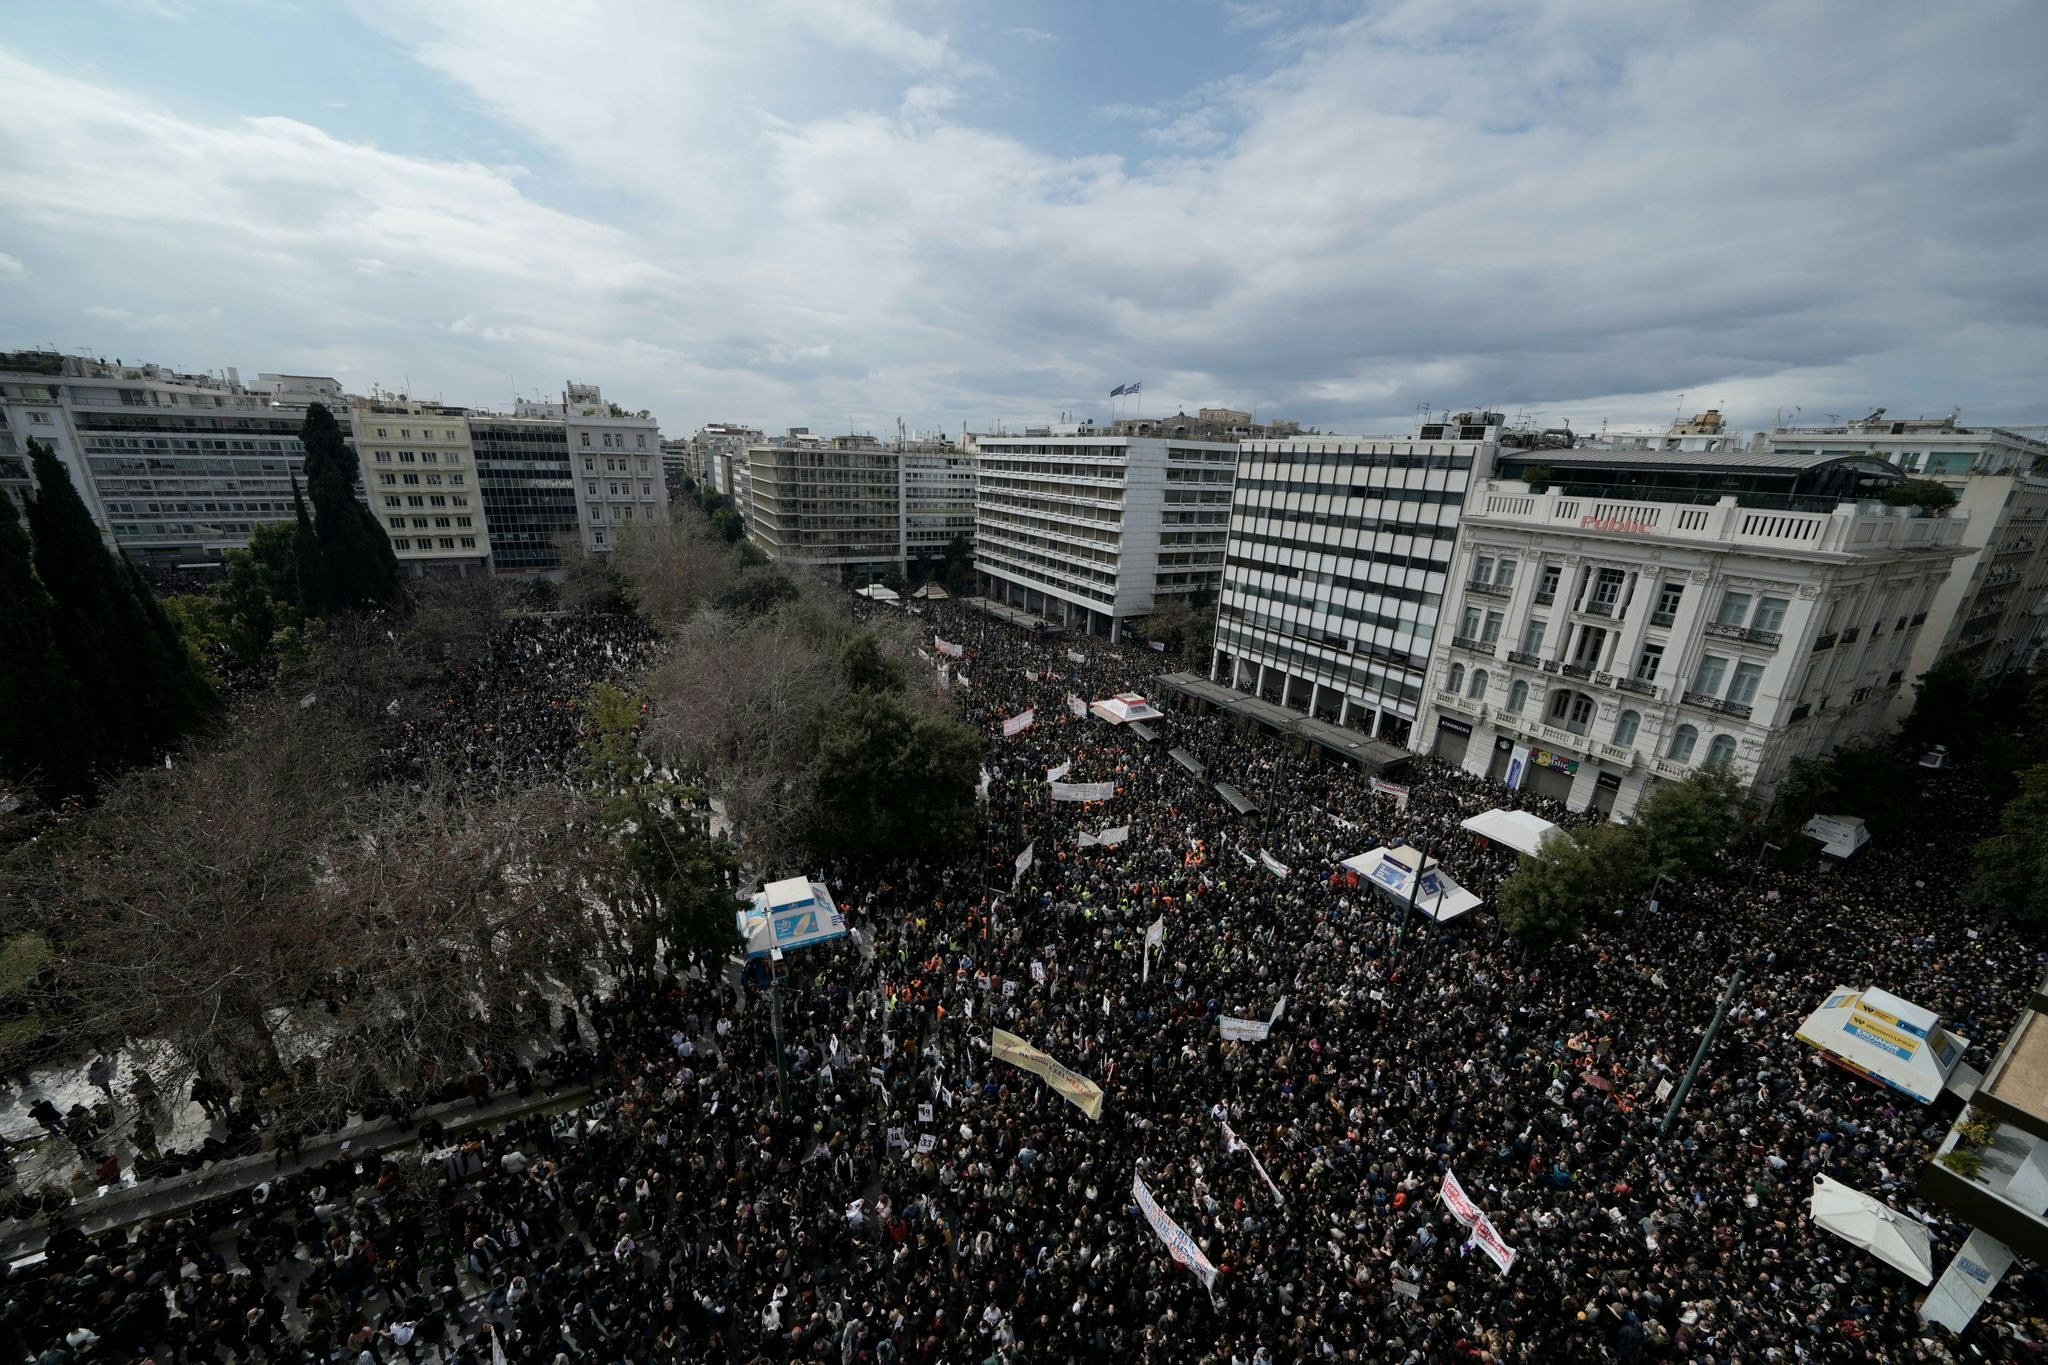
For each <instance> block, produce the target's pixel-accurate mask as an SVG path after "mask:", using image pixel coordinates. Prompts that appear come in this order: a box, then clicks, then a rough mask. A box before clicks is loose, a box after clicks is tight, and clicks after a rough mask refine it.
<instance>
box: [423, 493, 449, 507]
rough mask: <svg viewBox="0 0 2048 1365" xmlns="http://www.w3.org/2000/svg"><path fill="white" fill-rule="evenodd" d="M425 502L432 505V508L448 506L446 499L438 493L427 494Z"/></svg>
mask: <svg viewBox="0 0 2048 1365" xmlns="http://www.w3.org/2000/svg"><path fill="white" fill-rule="evenodd" d="M427 501H428V502H429V503H431V504H432V505H433V506H435V507H446V506H447V505H448V499H447V497H445V496H444V495H442V494H440V493H430V494H428V495H427Z"/></svg>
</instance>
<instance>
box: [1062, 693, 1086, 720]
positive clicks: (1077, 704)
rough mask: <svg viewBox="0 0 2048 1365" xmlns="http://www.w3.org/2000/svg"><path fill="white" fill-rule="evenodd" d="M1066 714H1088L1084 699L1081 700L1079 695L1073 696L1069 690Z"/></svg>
mask: <svg viewBox="0 0 2048 1365" xmlns="http://www.w3.org/2000/svg"><path fill="white" fill-rule="evenodd" d="M1067 714H1068V715H1072V716H1085V715H1087V714H1088V703H1087V702H1085V701H1082V700H1081V699H1080V698H1079V697H1077V696H1075V695H1074V694H1073V693H1072V692H1069V693H1067Z"/></svg>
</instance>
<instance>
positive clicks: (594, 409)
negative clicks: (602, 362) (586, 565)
mask: <svg viewBox="0 0 2048 1365" xmlns="http://www.w3.org/2000/svg"><path fill="white" fill-rule="evenodd" d="M562 407H563V420H564V422H565V423H566V425H567V428H568V438H569V455H570V458H571V459H573V460H574V461H575V462H576V470H575V473H576V495H577V508H578V514H579V516H580V518H581V522H582V528H583V548H584V551H585V552H586V553H590V552H603V551H608V550H610V549H611V547H612V546H613V545H616V544H617V543H618V538H619V531H620V530H621V529H622V528H623V527H624V526H625V525H626V524H627V523H628V522H632V521H635V520H638V521H641V522H665V521H667V520H668V489H667V486H666V485H665V484H664V483H663V481H662V477H661V464H660V460H661V424H660V423H658V422H657V421H655V419H654V418H653V417H651V416H649V415H648V414H647V413H646V412H645V411H644V410H643V411H640V412H628V411H626V410H625V409H624V408H622V407H620V406H619V405H618V404H616V403H608V402H606V401H605V399H604V395H603V394H602V393H601V392H600V391H599V389H598V386H597V385H595V384H570V385H568V386H567V387H566V388H565V389H564V390H563V391H562Z"/></svg>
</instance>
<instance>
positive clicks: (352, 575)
mask: <svg viewBox="0 0 2048 1365" xmlns="http://www.w3.org/2000/svg"><path fill="white" fill-rule="evenodd" d="M299 440H300V442H301V443H302V444H303V445H304V446H305V448H306V495H307V497H308V498H309V499H310V500H311V501H312V504H313V537H312V539H311V540H310V541H307V540H305V538H304V537H301V538H300V540H301V543H300V545H299V556H300V557H299V575H300V584H301V588H302V590H303V592H304V596H305V605H306V609H307V610H308V611H309V612H313V613H315V614H319V615H325V614H326V613H328V612H333V611H341V610H346V609H348V608H351V607H364V606H373V605H380V604H388V603H391V602H395V601H396V600H397V599H398V556H397V554H396V553H395V552H394V551H393V550H392V548H391V541H390V539H389V538H388V537H387V536H385V534H384V528H383V527H382V526H380V525H379V524H378V522H377V518H376V516H375V515H374V514H372V513H371V511H370V509H369V508H367V507H365V506H363V504H362V503H361V502H359V501H357V499H356V486H357V477H358V472H359V471H358V467H357V464H356V455H355V451H354V450H352V449H350V448H349V444H348V442H347V440H345V439H344V438H343V436H342V434H341V425H340V423H338V422H336V421H335V420H334V414H333V413H331V412H329V411H328V410H327V408H326V407H325V406H324V405H323V404H320V403H313V404H310V405H308V406H307V408H306V420H305V422H304V424H303V425H302V426H301V427H300V428H299Z"/></svg>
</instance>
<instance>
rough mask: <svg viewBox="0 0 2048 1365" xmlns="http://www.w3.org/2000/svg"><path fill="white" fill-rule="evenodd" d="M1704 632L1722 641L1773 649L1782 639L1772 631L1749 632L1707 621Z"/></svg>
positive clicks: (1739, 627)
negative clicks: (1734, 641) (1738, 641)
mask: <svg viewBox="0 0 2048 1365" xmlns="http://www.w3.org/2000/svg"><path fill="white" fill-rule="evenodd" d="M1705 630H1706V633H1707V634H1708V635H1718V636H1720V637H1721V638H1722V639H1724V640H1742V641H1744V642H1746V643H1748V644H1752V645H1769V646H1771V647H1772V648H1774V649H1775V648H1776V647H1777V644H1778V641H1779V640H1780V639H1782V638H1783V637H1782V636H1780V635H1779V634H1778V632H1776V631H1774V630H1749V629H1746V628H1744V627H1742V626H1731V625H1724V624H1722V623H1721V622H1719V621H1709V622H1708V623H1707V625H1706V627H1705Z"/></svg>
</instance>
